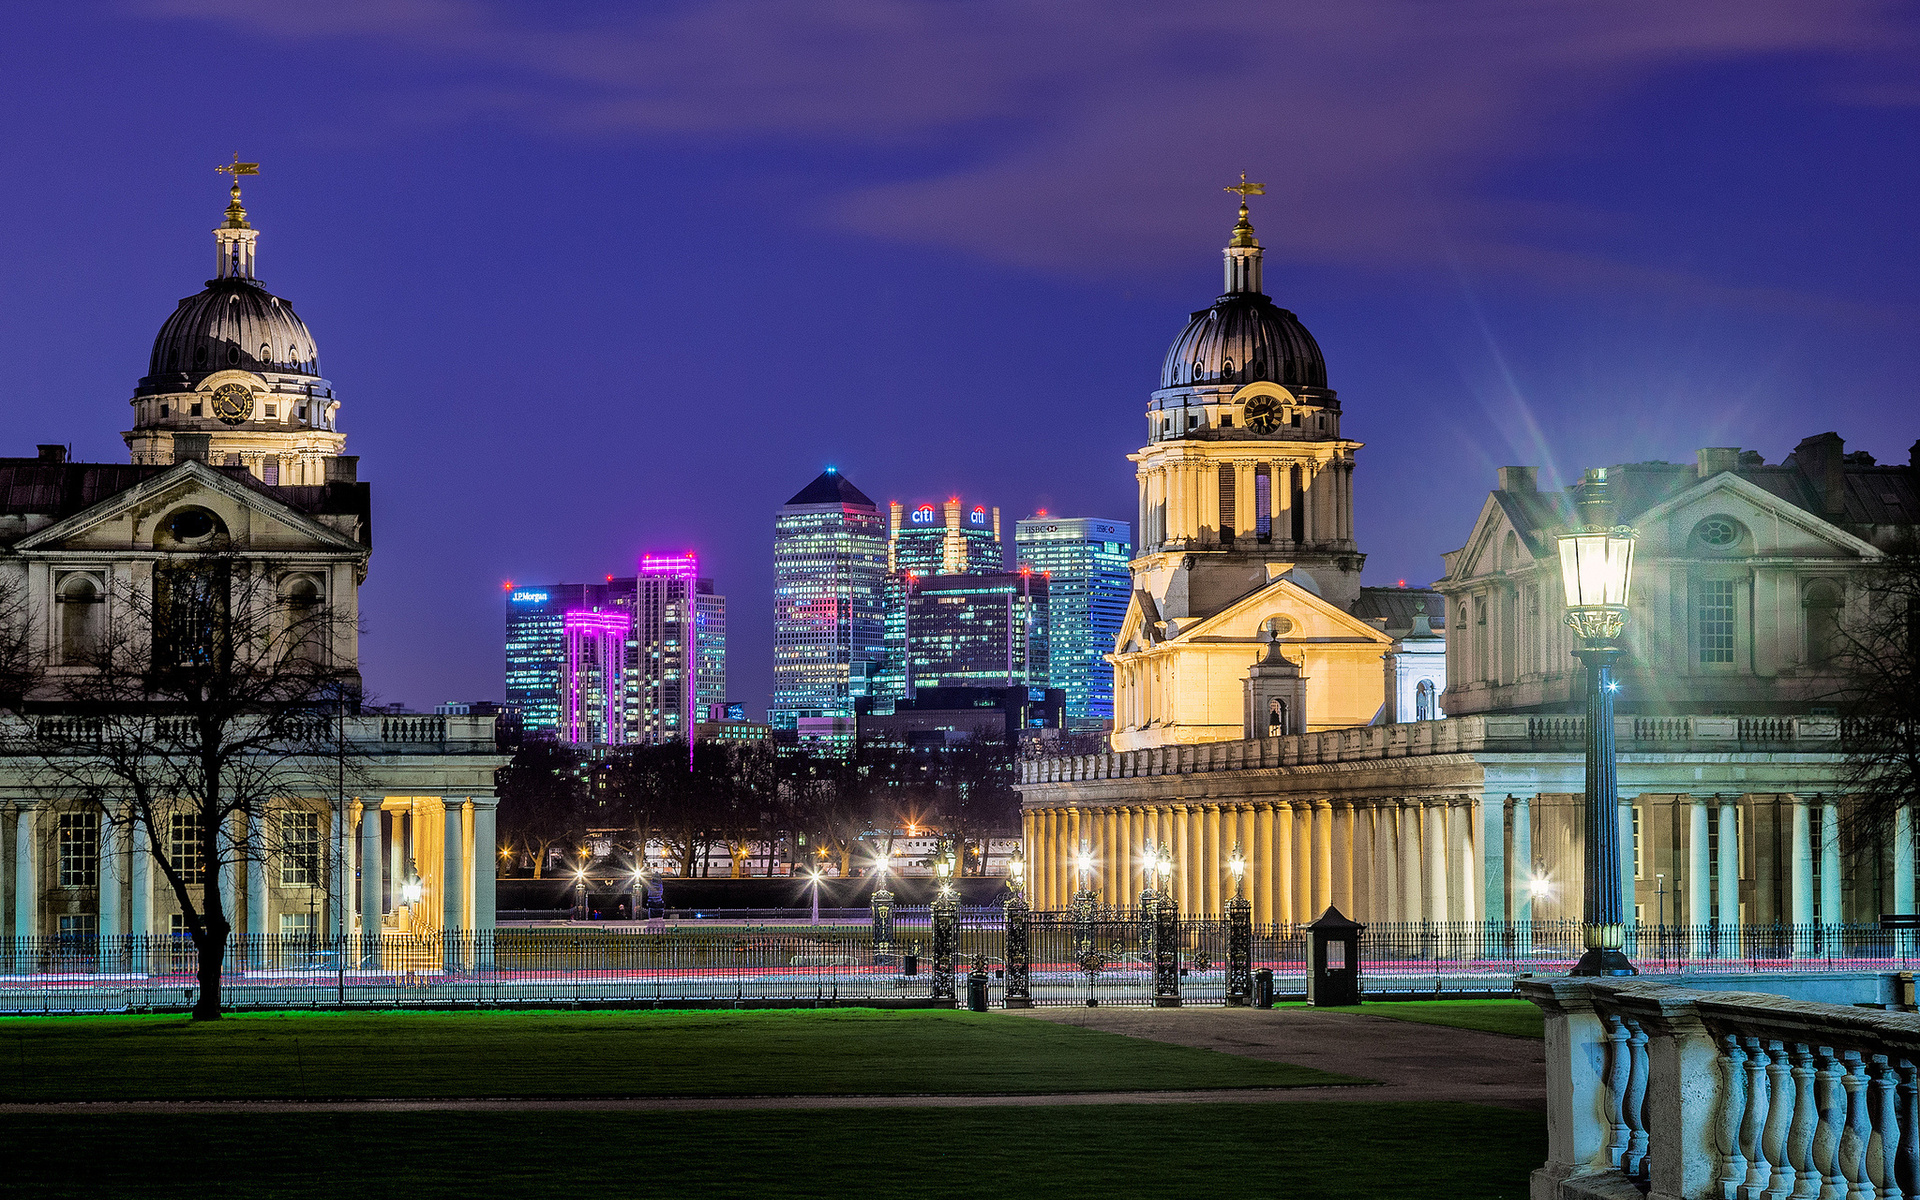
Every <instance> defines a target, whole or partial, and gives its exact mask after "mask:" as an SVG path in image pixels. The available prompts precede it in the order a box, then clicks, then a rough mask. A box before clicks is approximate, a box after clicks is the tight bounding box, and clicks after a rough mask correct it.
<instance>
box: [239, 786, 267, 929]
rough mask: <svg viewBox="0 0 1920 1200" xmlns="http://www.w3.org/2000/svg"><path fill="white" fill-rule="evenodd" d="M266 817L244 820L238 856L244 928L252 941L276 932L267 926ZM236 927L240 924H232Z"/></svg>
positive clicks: (258, 813) (260, 814)
mask: <svg viewBox="0 0 1920 1200" xmlns="http://www.w3.org/2000/svg"><path fill="white" fill-rule="evenodd" d="M266 825H267V822H266V814H265V813H264V812H261V811H259V810H258V809H256V810H254V812H253V813H252V815H251V816H250V817H249V818H248V819H247V849H246V853H245V854H243V855H241V857H240V862H241V867H242V869H243V870H245V871H246V873H247V923H246V925H245V926H243V928H245V930H246V931H247V932H248V933H249V934H252V935H253V936H255V937H265V936H267V935H268V934H270V933H274V932H276V931H275V930H274V929H273V928H272V927H271V926H270V925H269V924H268V923H267V860H268V855H267V829H266ZM235 925H239V922H237V921H236V922H235Z"/></svg>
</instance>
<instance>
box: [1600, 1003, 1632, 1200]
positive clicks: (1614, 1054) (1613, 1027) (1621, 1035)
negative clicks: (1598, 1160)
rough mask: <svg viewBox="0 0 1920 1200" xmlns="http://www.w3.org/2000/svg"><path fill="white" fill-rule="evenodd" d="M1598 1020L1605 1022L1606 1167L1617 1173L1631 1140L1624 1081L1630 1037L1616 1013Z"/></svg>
mask: <svg viewBox="0 0 1920 1200" xmlns="http://www.w3.org/2000/svg"><path fill="white" fill-rule="evenodd" d="M1601 1019H1602V1020H1604V1021H1605V1022H1606V1023H1607V1097H1606V1099H1607V1165H1608V1166H1609V1167H1613V1168H1615V1169H1616V1170H1617V1169H1619V1168H1620V1167H1621V1165H1622V1163H1623V1162H1624V1160H1625V1159H1626V1154H1627V1143H1628V1142H1629V1141H1630V1140H1631V1138H1632V1134H1631V1132H1630V1131H1629V1130H1628V1129H1627V1116H1626V1101H1627V1079H1628V1078H1629V1077H1630V1076H1631V1074H1632V1065H1631V1064H1630V1063H1629V1062H1628V1061H1627V1060H1628V1057H1629V1055H1628V1050H1627V1039H1628V1037H1629V1036H1630V1035H1629V1034H1628V1033H1627V1025H1626V1022H1625V1021H1622V1020H1621V1019H1620V1016H1619V1014H1618V1013H1603V1014H1602V1017H1601Z"/></svg>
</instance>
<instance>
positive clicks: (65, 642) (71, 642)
mask: <svg viewBox="0 0 1920 1200" xmlns="http://www.w3.org/2000/svg"><path fill="white" fill-rule="evenodd" d="M106 599H107V598H106V596H105V595H104V594H102V592H101V590H100V583H99V580H97V579H96V578H95V577H94V576H92V575H88V574H85V573H82V572H79V571H76V572H74V573H73V574H71V575H68V576H66V577H65V578H63V579H62V580H61V581H60V587H59V591H58V592H57V593H56V594H55V596H54V600H55V601H56V602H57V603H58V604H59V606H60V661H61V662H62V663H64V664H66V665H68V666H79V665H85V664H89V663H91V662H92V661H93V660H94V658H95V657H96V656H97V655H98V654H99V653H100V641H101V625H102V624H103V622H104V621H105V617H106V613H105V611H104V609H105V604H106Z"/></svg>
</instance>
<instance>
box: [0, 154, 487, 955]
mask: <svg viewBox="0 0 1920 1200" xmlns="http://www.w3.org/2000/svg"><path fill="white" fill-rule="evenodd" d="M214 234H215V239H216V242H217V243H218V246H219V258H218V262H219V271H218V275H217V277H216V278H215V279H212V280H210V281H208V283H207V286H206V289H205V290H204V291H202V292H200V293H199V294H198V295H195V296H193V297H189V298H188V299H186V300H184V301H182V302H181V304H180V306H179V308H178V309H177V310H176V311H175V312H174V314H173V315H172V316H171V317H169V318H168V320H167V321H166V323H165V325H164V326H163V327H162V329H161V331H160V334H159V336H158V338H156V340H155V343H154V348H153V356H152V361H151V365H150V367H149V371H148V374H147V376H146V378H144V379H142V380H141V382H140V384H139V386H138V388H137V389H136V392H135V395H134V398H133V400H132V407H133V410H134V422H133V425H134V428H133V429H132V430H131V431H130V432H128V433H127V434H126V435H125V437H126V440H127V444H128V446H129V448H130V450H131V452H132V459H133V461H132V463H131V464H109V463H78V462H69V461H67V460H66V453H65V450H64V449H63V448H62V447H59V446H42V447H40V448H39V454H38V456H37V457H34V458H0V599H4V600H5V601H6V611H5V613H3V614H0V620H4V621H5V622H8V623H9V624H8V628H9V630H10V631H12V632H13V633H16V634H18V635H19V636H20V637H21V638H22V639H23V640H21V641H20V642H19V643H18V647H19V649H20V650H21V651H22V652H23V654H24V655H25V656H26V657H27V658H29V659H31V660H32V661H33V662H35V663H37V664H41V665H42V666H44V674H43V675H41V676H39V677H38V678H39V682H38V683H36V684H34V685H32V686H31V687H29V689H28V690H27V691H26V692H25V693H24V694H23V695H16V696H12V697H9V698H8V706H9V709H10V711H9V712H8V713H7V714H6V715H5V717H4V720H5V722H6V723H7V725H8V728H7V735H8V736H7V739H6V742H5V751H4V753H0V928H4V930H5V931H7V932H10V933H13V934H16V935H26V936H33V935H65V936H67V937H70V938H83V939H84V938H88V937H92V936H95V935H100V936H112V935H121V934H160V935H166V934H170V933H171V934H178V933H181V932H182V931H183V926H182V922H181V913H180V906H179V905H178V903H177V902H176V900H175V899H174V894H173V891H172V889H171V887H170V886H169V885H168V883H167V882H166V878H165V871H164V870H163V868H162V867H161V865H160V863H159V862H158V861H157V860H156V857H155V854H154V852H152V851H151V850H150V849H149V844H148V842H147V840H146V839H145V838H137V839H131V840H130V839H129V836H128V835H129V832H130V831H129V828H128V825H127V820H126V818H127V816H128V809H127V803H128V802H127V798H126V797H116V796H114V795H110V794H107V795H101V794H75V793H74V790H73V789H71V788H63V787H62V786H60V785H59V782H58V780H59V779H60V778H61V777H60V776H58V775H57V773H56V774H49V771H48V770H47V769H46V765H45V764H46V758H45V755H44V753H41V754H38V755H36V753H35V752H33V750H32V747H33V746H34V745H36V744H44V743H45V738H44V737H42V736H41V735H42V734H43V733H44V732H45V731H46V730H47V729H49V728H56V727H58V726H57V723H59V722H62V721H85V720H88V719H90V718H89V717H88V716H87V715H86V714H76V713H74V712H71V711H68V710H66V709H63V708H62V707H61V703H62V701H61V700H60V699H59V697H60V696H62V695H63V694H67V693H63V692H61V691H60V690H59V689H58V688H57V687H55V686H54V685H55V684H57V683H59V682H60V677H61V676H62V675H63V673H64V674H65V675H67V676H73V675H76V674H84V673H86V672H89V671H98V670H100V669H101V668H100V667H99V666H98V665H97V664H98V662H99V661H101V660H100V659H99V658H98V657H97V656H91V655H90V653H89V648H90V647H93V646H96V645H97V644H98V641H99V639H100V638H101V636H102V634H103V631H104V630H105V629H107V628H108V627H109V626H114V622H116V621H121V622H122V623H123V624H125V625H127V626H128V627H132V625H134V624H137V621H138V616H139V614H140V613H143V612H145V611H146V606H151V607H152V611H153V612H154V613H156V614H158V613H160V612H161V611H163V610H164V605H165V603H166V595H167V591H168V588H169V587H170V586H174V584H173V581H174V580H175V579H177V578H178V577H179V568H180V564H181V563H183V562H187V561H196V562H197V561H213V560H216V559H217V560H218V563H219V572H220V574H219V575H218V578H220V579H221V580H224V581H229V585H230V586H231V587H233V588H235V589H238V588H239V587H240V586H241V581H243V580H245V581H252V582H253V583H254V584H257V585H261V586H264V587H265V588H267V589H270V590H269V592H268V595H269V596H270V600H269V601H268V603H271V604H274V605H278V606H281V608H282V609H284V611H285V612H286V613H288V614H293V613H300V612H324V613H326V614H328V616H329V619H328V620H327V621H326V623H325V624H324V625H321V626H316V628H324V629H325V630H327V631H328V632H327V634H326V636H325V637H324V639H323V640H322V643H321V644H310V643H302V644H301V646H300V647H299V648H298V652H299V653H302V654H311V655H314V656H317V658H316V661H321V662H324V663H326V664H328V665H329V667H330V668H332V669H333V671H334V672H335V674H337V676H338V677H340V678H342V679H344V680H346V681H347V682H348V684H349V685H350V686H351V685H353V684H354V682H355V681H357V679H358V661H359V643H358V633H357V628H358V589H359V586H360V584H361V582H362V581H363V579H364V578H365V575H366V571H367V566H368V560H369V557H370V555H371V546H372V532H371V514H372V507H371V495H370V489H369V487H368V485H367V484H365V483H362V482H360V481H359V479H358V478H357V460H356V459H354V458H352V457H350V456H346V455H343V454H342V453H341V451H342V450H343V449H344V447H345V437H344V435H343V434H342V433H341V432H340V431H339V428H338V417H339V407H340V406H339V402H338V400H337V399H336V398H335V397H334V394H333V391H332V389H331V387H330V386H329V385H328V384H327V382H326V381H325V380H324V379H322V378H321V377H320V376H319V359H318V351H317V350H316V349H315V345H314V339H313V336H312V334H311V332H310V331H309V330H308V329H307V327H306V325H305V324H304V323H303V322H302V321H301V320H300V319H299V317H297V316H296V315H294V311H293V308H292V306H291V305H289V304H288V303H286V302H285V301H284V300H282V299H280V298H279V297H276V296H274V295H272V294H271V293H269V292H267V291H266V289H265V288H263V287H262V286H261V285H260V283H259V281H258V280H257V279H256V278H255V277H254V264H255V243H256V240H257V236H258V235H257V231H255V230H254V229H253V228H252V227H251V226H250V225H249V224H248V222H247V219H246V211H245V209H243V208H242V207H241V205H240V194H239V188H238V187H237V186H236V187H235V188H234V190H233V195H232V203H231V204H230V205H229V207H228V209H227V212H226V220H225V221H224V222H223V223H222V224H221V225H220V226H219V227H218V228H217V229H216V230H215V231H214ZM234 594H235V595H237V594H238V593H237V591H236V592H235V593H234ZM237 603H239V601H238V600H235V599H232V598H231V597H228V598H225V599H220V600H219V604H220V605H221V609H220V610H221V611H223V612H224V611H227V608H226V606H228V605H232V604H237ZM276 611H280V610H279V609H276ZM289 619H291V617H289ZM114 627H115V628H118V627H120V626H114ZM143 628H145V629H146V630H147V632H146V633H145V634H144V635H143V636H146V637H148V638H150V639H151V640H152V642H153V645H152V646H151V647H150V651H151V657H152V660H153V661H154V662H156V663H157V662H158V661H159V659H160V656H161V649H160V646H159V639H160V638H161V637H162V636H167V637H172V636H174V632H177V631H170V627H166V626H163V625H162V623H161V621H160V620H159V619H158V617H157V616H156V618H155V619H154V620H153V621H152V622H151V624H150V625H149V626H145V627H143ZM10 644H11V643H10ZM356 690H357V689H356ZM331 720H332V723H331V725H330V728H331V729H332V730H334V731H335V738H336V741H337V743H338V744H339V745H340V747H341V748H342V750H341V753H340V755H339V757H340V760H341V764H330V763H327V762H314V763H311V764H308V768H309V769H305V770H304V773H303V776H302V777H303V778H305V779H306V780H307V781H308V784H307V786H304V787H302V788H300V789H299V790H298V791H297V792H296V793H294V794H287V795H284V796H276V797H275V798H274V800H273V801H272V803H271V804H270V805H269V806H268V810H267V811H266V812H257V813H256V814H255V815H254V817H253V821H252V824H251V827H248V828H241V827H238V826H236V827H235V828H233V829H231V830H228V831H226V835H225V836H226V839H227V842H226V843H225V844H228V845H231V846H233V847H235V848H236V849H235V851H234V852H233V853H232V854H231V855H227V856H225V857H223V858H222V860H221V861H220V862H218V863H217V864H215V863H208V862H205V861H203V858H202V856H201V855H200V853H199V849H198V844H199V839H198V837H197V834H198V830H197V828H196V826H195V825H194V821H195V820H196V819H197V818H194V817H193V815H192V814H191V813H188V812H182V813H177V814H174V816H173V817H172V818H171V826H170V828H169V829H168V830H166V831H163V836H162V837H161V842H162V852H163V853H166V854H167V856H168V861H169V862H170V863H171V864H172V865H173V866H174V867H175V868H177V869H178V872H179V873H180V874H181V875H182V876H183V877H185V878H188V879H189V880H197V879H198V878H200V876H201V874H202V873H204V872H205V871H207V870H215V869H217V870H219V871H221V872H222V873H223V882H224V884H225V885H226V886H225V888H224V891H225V893H226V895H227V897H228V899H227V904H228V907H229V914H230V916H231V917H232V919H233V924H234V928H235V930H236V931H237V932H239V933H243V934H271V935H287V936H302V937H305V936H327V935H330V934H332V933H335V932H348V933H352V932H356V931H358V932H362V933H366V934H369V935H371V934H373V933H374V932H376V931H378V932H380V933H381V934H382V935H383V936H384V935H386V934H390V933H399V932H421V931H427V930H439V929H454V930H486V929H490V928H491V927H492V925H493V913H494V900H493V881H494V869H493V860H494V849H493V847H494V841H495V839H494V832H493V829H494V807H495V803H496V798H495V795H494V790H493V776H494V771H495V769H496V768H498V767H500V766H502V765H504V763H505V762H506V759H505V757H503V756H502V755H500V754H499V753H498V752H497V750H496V745H495V737H494V731H493V721H494V718H493V717H491V716H473V715H461V716H411V715H394V714H378V715H375V714H366V715H359V714H356V713H354V712H353V711H351V710H345V711H341V712H339V713H337V714H336V715H335V716H334V717H333V718H332V719H331ZM348 752H350V755H351V758H352V769H351V771H350V772H349V771H347V770H346V769H345V767H344V765H343V764H344V763H345V761H346V758H347V757H348ZM336 766H338V769H336ZM68 778H70V777H68ZM349 780H350V786H348V787H345V788H341V787H338V786H335V784H336V781H349ZM269 841H271V842H272V845H273V850H272V851H271V852H266V851H265V850H264V849H262V848H263V847H264V846H265V845H266V844H267V842H269Z"/></svg>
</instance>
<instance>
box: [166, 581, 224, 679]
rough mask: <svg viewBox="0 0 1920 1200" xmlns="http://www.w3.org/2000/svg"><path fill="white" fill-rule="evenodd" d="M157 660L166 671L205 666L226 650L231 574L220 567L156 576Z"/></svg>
mask: <svg viewBox="0 0 1920 1200" xmlns="http://www.w3.org/2000/svg"><path fill="white" fill-rule="evenodd" d="M154 577H155V586H154V607H155V609H156V610H157V611H156V612H155V614H154V616H155V618H156V619H155V621H154V634H155V637H154V658H155V659H156V660H157V662H156V665H157V666H162V667H184V666H205V665H209V664H211V663H213V662H214V661H215V658H216V656H217V655H218V654H219V653H220V651H221V649H222V643H223V641H224V638H223V637H222V633H223V631H224V629H225V626H226V618H227V592H228V585H227V574H226V571H225V570H224V569H222V568H220V567H217V566H216V567H212V568H193V567H187V568H179V569H175V570H163V571H156V572H155V573H154Z"/></svg>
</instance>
